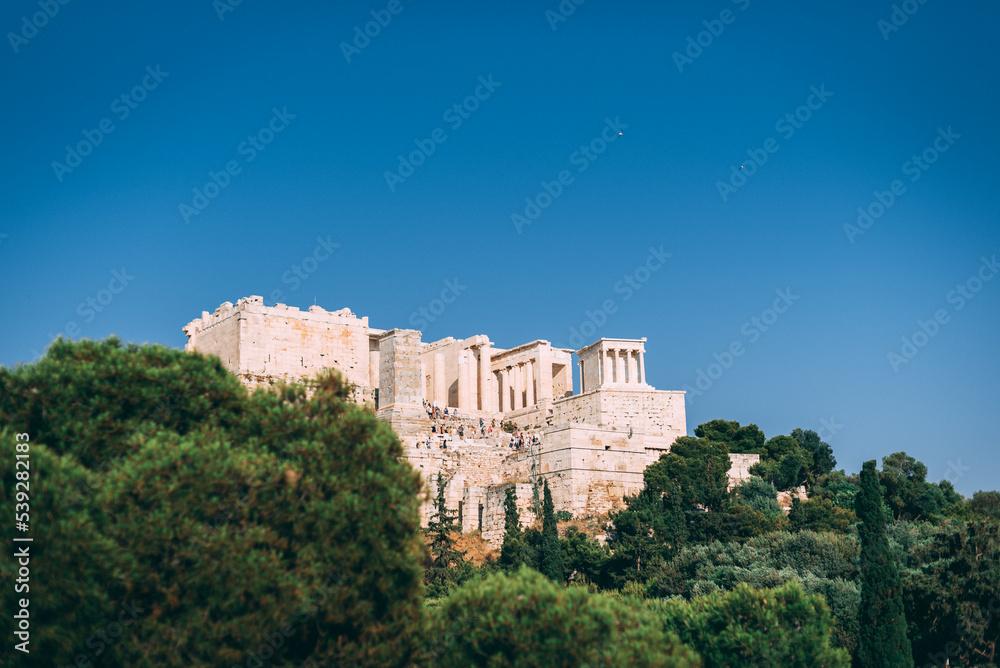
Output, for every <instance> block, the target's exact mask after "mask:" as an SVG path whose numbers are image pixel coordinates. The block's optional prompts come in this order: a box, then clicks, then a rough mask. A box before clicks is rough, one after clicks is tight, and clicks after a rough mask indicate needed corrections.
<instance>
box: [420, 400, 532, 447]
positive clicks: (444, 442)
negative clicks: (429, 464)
mask: <svg viewBox="0 0 1000 668" xmlns="http://www.w3.org/2000/svg"><path fill="white" fill-rule="evenodd" d="M424 410H425V411H426V412H427V418H428V419H429V420H430V421H431V434H434V435H440V438H441V440H440V444H439V445H438V447H439V448H441V449H442V450H447V449H448V440H449V439H448V436H453V437H454V436H457V437H458V438H462V439H465V438H470V439H476V438H489V437H491V436H498V437H499V436H501V435H502V434H505V433H510V441H509V442H507V443H506V445H507V447H509V448H510V449H512V450H523V449H524V448H527V447H530V446H533V445H538V443H539V438H538V434H536V433H532V432H525V431H519V430H517V429H515V428H513V426H512V425H510V424H507V425H506V429H505V428H504V426H505V425H503V424H502V423H498V422H497V420H496V419H495V418H494V419H491V420H484V419H483V418H478V422H477V420H476V419H470V420H463V419H460V418H459V416H458V409H457V408H449V407H447V406H445V407H444V408H442V407H440V406H437V405H435V404H433V403H431V402H429V401H427V400H426V399H424ZM434 440H436V439H435V437H433V436H428V437H427V439H426V440H425V441H424V443H420V442H418V443H417V447H418V448H419V447H421V445H424V446H425V447H427V448H428V449H430V448H431V447H432V442H433V441H434ZM503 444H504V440H503V439H501V441H500V442H498V443H497V445H498V446H501V445H503Z"/></svg>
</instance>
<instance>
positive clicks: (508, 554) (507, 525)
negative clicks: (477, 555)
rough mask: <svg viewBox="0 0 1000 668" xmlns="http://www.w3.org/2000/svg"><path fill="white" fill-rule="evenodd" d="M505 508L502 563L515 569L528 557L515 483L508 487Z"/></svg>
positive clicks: (501, 548)
mask: <svg viewBox="0 0 1000 668" xmlns="http://www.w3.org/2000/svg"><path fill="white" fill-rule="evenodd" d="M503 510H504V534H503V545H502V546H501V547H500V564H501V565H502V566H504V567H505V568H507V569H509V570H511V571H515V570H517V568H518V567H519V566H520V565H521V564H524V563H525V562H526V561H528V559H526V557H527V555H526V554H525V543H524V535H523V534H522V533H521V514H520V513H519V512H518V510H517V494H516V492H515V491H514V486H513V485H512V486H510V487H508V488H507V492H506V497H505V498H504V502H503Z"/></svg>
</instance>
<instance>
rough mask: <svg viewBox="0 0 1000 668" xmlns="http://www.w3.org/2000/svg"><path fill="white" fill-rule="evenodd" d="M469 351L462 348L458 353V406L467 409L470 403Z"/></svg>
mask: <svg viewBox="0 0 1000 668" xmlns="http://www.w3.org/2000/svg"><path fill="white" fill-rule="evenodd" d="M470 385H471V383H469V352H468V351H467V350H463V351H462V352H460V353H459V354H458V408H461V409H468V408H469V404H470V403H471V401H470V400H471V397H470V396H469V390H470V389H471V388H470Z"/></svg>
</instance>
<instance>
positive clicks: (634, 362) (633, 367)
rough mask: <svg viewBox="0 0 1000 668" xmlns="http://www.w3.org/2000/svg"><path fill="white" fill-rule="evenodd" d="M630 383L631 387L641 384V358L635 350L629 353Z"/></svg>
mask: <svg viewBox="0 0 1000 668" xmlns="http://www.w3.org/2000/svg"><path fill="white" fill-rule="evenodd" d="M628 382H629V385H638V384H639V357H638V355H636V352H635V351H634V350H630V351H628Z"/></svg>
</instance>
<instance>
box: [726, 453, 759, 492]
mask: <svg viewBox="0 0 1000 668" xmlns="http://www.w3.org/2000/svg"><path fill="white" fill-rule="evenodd" d="M729 461H730V462H731V466H730V467H729V489H732V488H733V487H736V485H738V484H740V483H741V482H743V481H744V480H749V479H750V467H751V466H753V465H754V464H759V463H760V455H750V454H741V453H737V452H730V453H729Z"/></svg>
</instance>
